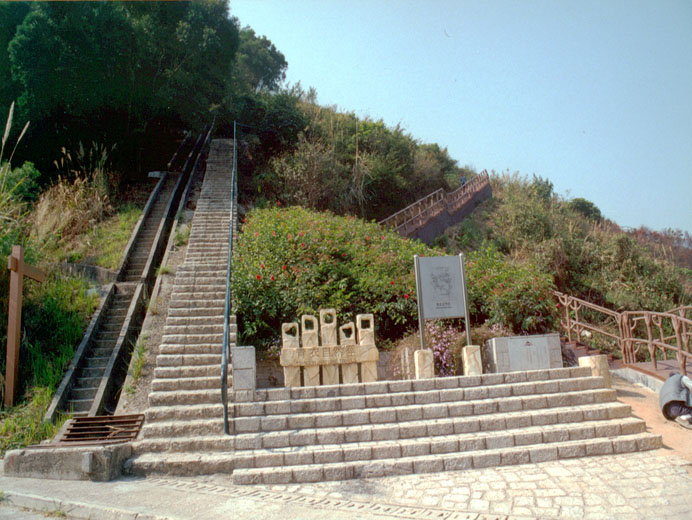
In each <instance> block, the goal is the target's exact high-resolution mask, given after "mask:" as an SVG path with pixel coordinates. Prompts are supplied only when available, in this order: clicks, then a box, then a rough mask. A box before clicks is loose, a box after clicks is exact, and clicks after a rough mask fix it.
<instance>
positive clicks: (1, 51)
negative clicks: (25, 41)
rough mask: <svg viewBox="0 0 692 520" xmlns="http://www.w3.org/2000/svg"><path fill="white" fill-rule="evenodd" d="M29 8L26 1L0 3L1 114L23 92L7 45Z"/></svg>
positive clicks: (5, 111) (5, 112)
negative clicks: (14, 71) (17, 80)
mask: <svg viewBox="0 0 692 520" xmlns="http://www.w3.org/2000/svg"><path fill="white" fill-rule="evenodd" d="M29 8H30V6H29V4H28V3H25V2H2V3H0V114H7V111H8V109H9V107H10V104H11V103H12V102H13V101H15V100H16V99H17V98H18V97H19V95H20V93H21V91H20V86H19V85H18V84H17V83H16V82H15V81H14V80H13V79H12V72H11V70H10V55H9V52H8V50H7V46H8V45H9V43H10V41H11V40H12V38H14V35H15V33H16V31H17V27H18V26H19V25H20V24H21V23H22V20H24V17H25V16H26V14H27V13H28V12H29Z"/></svg>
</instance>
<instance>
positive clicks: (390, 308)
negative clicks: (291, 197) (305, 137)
mask: <svg viewBox="0 0 692 520" xmlns="http://www.w3.org/2000/svg"><path fill="white" fill-rule="evenodd" d="M415 254H419V255H431V254H441V253H440V252H436V251H434V250H432V249H430V248H428V247H427V246H425V245H424V244H422V243H420V242H417V241H413V240H407V239H404V238H402V237H400V236H399V235H398V234H396V233H394V232H390V231H384V230H382V228H381V227H380V226H379V225H377V224H376V223H372V222H365V221H363V220H360V219H356V218H354V217H338V216H335V215H333V214H331V213H318V212H315V211H310V210H307V209H303V208H301V207H291V208H272V209H255V210H253V211H252V212H251V213H250V214H248V216H247V217H246V219H245V222H244V224H243V227H242V232H241V233H240V235H239V237H238V243H237V246H236V248H235V250H234V258H233V279H232V290H233V301H234V307H235V312H236V313H237V315H238V322H239V330H240V333H241V335H242V340H243V341H245V342H247V343H248V344H253V345H256V346H257V347H259V348H263V349H264V348H266V347H267V346H268V345H270V344H271V341H272V339H273V338H274V339H275V338H276V337H277V336H278V335H279V334H280V328H281V323H284V322H289V321H293V320H295V319H296V318H298V317H299V316H300V315H301V314H306V313H311V314H316V313H317V312H318V311H319V309H326V308H334V309H336V311H337V314H338V317H339V323H345V322H346V321H348V320H352V319H355V315H356V314H361V313H373V314H374V315H375V324H376V334H377V337H378V340H382V339H396V338H399V337H401V336H402V335H403V334H404V332H405V331H406V330H407V329H409V328H411V327H413V326H415V324H416V321H417V310H416V309H417V307H416V305H417V304H416V283H415V277H414V274H413V256H414V255H415Z"/></svg>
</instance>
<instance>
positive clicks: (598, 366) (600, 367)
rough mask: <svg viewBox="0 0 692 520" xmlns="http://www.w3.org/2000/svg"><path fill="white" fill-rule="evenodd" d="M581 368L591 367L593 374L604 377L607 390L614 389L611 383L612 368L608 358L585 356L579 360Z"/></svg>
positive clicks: (603, 356) (604, 356)
mask: <svg viewBox="0 0 692 520" xmlns="http://www.w3.org/2000/svg"><path fill="white" fill-rule="evenodd" d="M579 366H580V367H590V368H591V374H592V375H594V376H597V377H602V378H603V381H604V382H605V386H606V387H607V388H612V385H611V383H610V367H609V366H608V356H606V355H604V354H601V355H599V356H583V357H580V358H579Z"/></svg>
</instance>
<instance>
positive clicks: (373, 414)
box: [369, 408, 396, 424]
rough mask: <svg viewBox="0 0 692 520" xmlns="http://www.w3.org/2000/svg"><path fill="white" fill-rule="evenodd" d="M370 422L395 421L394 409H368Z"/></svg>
mask: <svg viewBox="0 0 692 520" xmlns="http://www.w3.org/2000/svg"><path fill="white" fill-rule="evenodd" d="M369 413H370V424H382V423H392V422H396V410H395V409H394V408H380V409H375V410H370V412H369Z"/></svg>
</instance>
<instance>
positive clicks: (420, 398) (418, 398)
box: [414, 391, 440, 404]
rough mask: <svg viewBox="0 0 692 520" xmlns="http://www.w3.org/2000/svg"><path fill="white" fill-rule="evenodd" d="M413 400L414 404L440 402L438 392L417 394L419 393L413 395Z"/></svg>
mask: <svg viewBox="0 0 692 520" xmlns="http://www.w3.org/2000/svg"><path fill="white" fill-rule="evenodd" d="M414 398H415V403H416V404H432V403H439V402H440V392H439V391H433V392H419V393H416V394H415V396H414Z"/></svg>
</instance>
